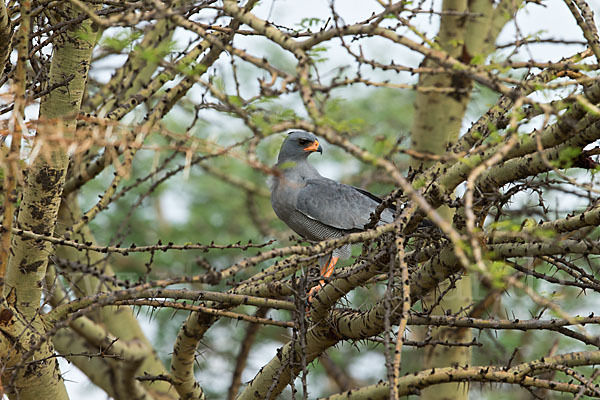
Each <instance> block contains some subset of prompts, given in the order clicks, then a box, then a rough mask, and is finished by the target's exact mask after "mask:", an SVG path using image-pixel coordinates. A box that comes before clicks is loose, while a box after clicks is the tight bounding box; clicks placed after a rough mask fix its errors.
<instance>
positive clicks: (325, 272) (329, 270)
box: [308, 257, 340, 302]
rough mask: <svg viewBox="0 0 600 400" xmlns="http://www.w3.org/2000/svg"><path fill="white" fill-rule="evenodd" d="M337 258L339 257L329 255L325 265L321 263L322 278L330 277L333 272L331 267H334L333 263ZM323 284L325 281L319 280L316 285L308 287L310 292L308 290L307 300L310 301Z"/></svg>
mask: <svg viewBox="0 0 600 400" xmlns="http://www.w3.org/2000/svg"><path fill="white" fill-rule="evenodd" d="M339 259H340V258H339V257H331V258H330V259H329V261H328V262H327V263H325V265H323V267H322V268H321V276H322V277H324V278H327V277H330V276H331V274H333V269H334V268H335V264H336V263H337V262H338V260H339ZM323 285H325V281H324V280H320V281H319V284H318V285H317V286H315V287H313V288H312V289H310V292H308V301H309V302H310V301H312V298H313V296H314V294H315V293H317V292H318V291H319V290H320V289H321V287H322V286H323Z"/></svg>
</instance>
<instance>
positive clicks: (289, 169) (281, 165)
mask: <svg viewBox="0 0 600 400" xmlns="http://www.w3.org/2000/svg"><path fill="white" fill-rule="evenodd" d="M276 167H277V169H279V170H280V171H281V172H283V174H284V175H294V176H297V177H301V178H304V179H311V178H316V177H319V176H321V175H320V174H319V172H318V171H317V170H316V169H315V167H313V166H312V165H311V164H310V163H309V162H308V160H307V159H306V158H302V159H295V160H290V159H283V160H278V161H277V165H276Z"/></svg>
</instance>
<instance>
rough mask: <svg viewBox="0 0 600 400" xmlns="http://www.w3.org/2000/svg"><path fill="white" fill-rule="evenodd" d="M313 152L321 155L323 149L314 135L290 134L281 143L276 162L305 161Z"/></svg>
mask: <svg viewBox="0 0 600 400" xmlns="http://www.w3.org/2000/svg"><path fill="white" fill-rule="evenodd" d="M315 151H318V152H319V153H321V154H323V147H321V145H320V144H319V141H318V140H317V137H316V136H315V135H313V134H312V133H309V132H292V133H290V134H289V135H288V137H286V138H285V140H284V141H283V144H282V145H281V150H280V151H279V158H278V160H277V162H278V163H281V162H286V161H298V160H305V159H306V157H308V156H309V155H310V154H312V153H314V152H315Z"/></svg>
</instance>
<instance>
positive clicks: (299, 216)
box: [270, 132, 394, 294]
mask: <svg viewBox="0 0 600 400" xmlns="http://www.w3.org/2000/svg"><path fill="white" fill-rule="evenodd" d="M316 151H318V152H319V153H321V154H322V153H323V148H322V147H321V145H320V144H319V141H318V140H317V138H316V137H315V135H313V134H312V133H308V132H292V133H290V134H289V135H288V137H287V138H285V140H284V141H283V144H282V145H281V150H280V151H279V157H278V159H277V164H276V165H275V169H276V170H277V173H276V174H275V175H274V176H273V178H272V181H271V182H270V184H271V205H272V206H273V210H274V211H275V214H277V216H278V217H279V219H281V220H282V221H283V222H285V223H286V224H287V226H289V227H290V228H292V230H294V232H296V233H297V234H299V235H300V236H302V237H303V238H305V239H308V240H313V241H321V240H325V239H332V238H338V237H341V236H344V235H346V234H348V233H351V232H360V231H363V230H364V229H365V225H367V224H368V223H369V221H370V219H371V214H373V213H374V212H375V209H376V208H377V206H378V205H379V204H381V201H382V200H381V199H380V198H379V197H377V196H375V195H374V194H371V193H369V192H367V191H366V190H363V189H359V188H357V187H354V186H350V185H345V184H343V183H339V182H336V181H334V180H332V179H328V178H325V177H323V176H321V174H319V172H318V171H317V170H316V169H315V168H314V167H313V166H312V165H311V164H310V163H309V162H308V156H309V155H310V154H312V153H314V152H316ZM393 221H394V211H393V210H392V209H389V208H387V209H384V210H383V212H382V213H381V216H380V221H379V223H380V224H381V223H390V222H393ZM350 250H351V249H350V245H349V244H347V245H344V246H343V247H341V248H337V249H335V250H333V252H332V254H331V257H330V258H329V260H328V261H327V262H326V263H325V264H324V265H323V267H322V268H321V275H322V276H324V277H328V276H331V274H332V273H333V269H334V267H335V264H336V263H337V262H338V260H339V259H345V258H348V257H350ZM323 283H324V282H323V281H321V282H320V284H321V285H322V284H323ZM318 288H319V287H317V288H315V290H313V291H311V294H312V293H314V291H316V290H318Z"/></svg>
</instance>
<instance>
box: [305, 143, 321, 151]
mask: <svg viewBox="0 0 600 400" xmlns="http://www.w3.org/2000/svg"><path fill="white" fill-rule="evenodd" d="M304 151H318V152H319V153H323V148H322V147H321V145H320V144H319V141H318V140H315V141H314V142H312V143H311V144H310V145H308V146H307V147H305V148H304Z"/></svg>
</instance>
